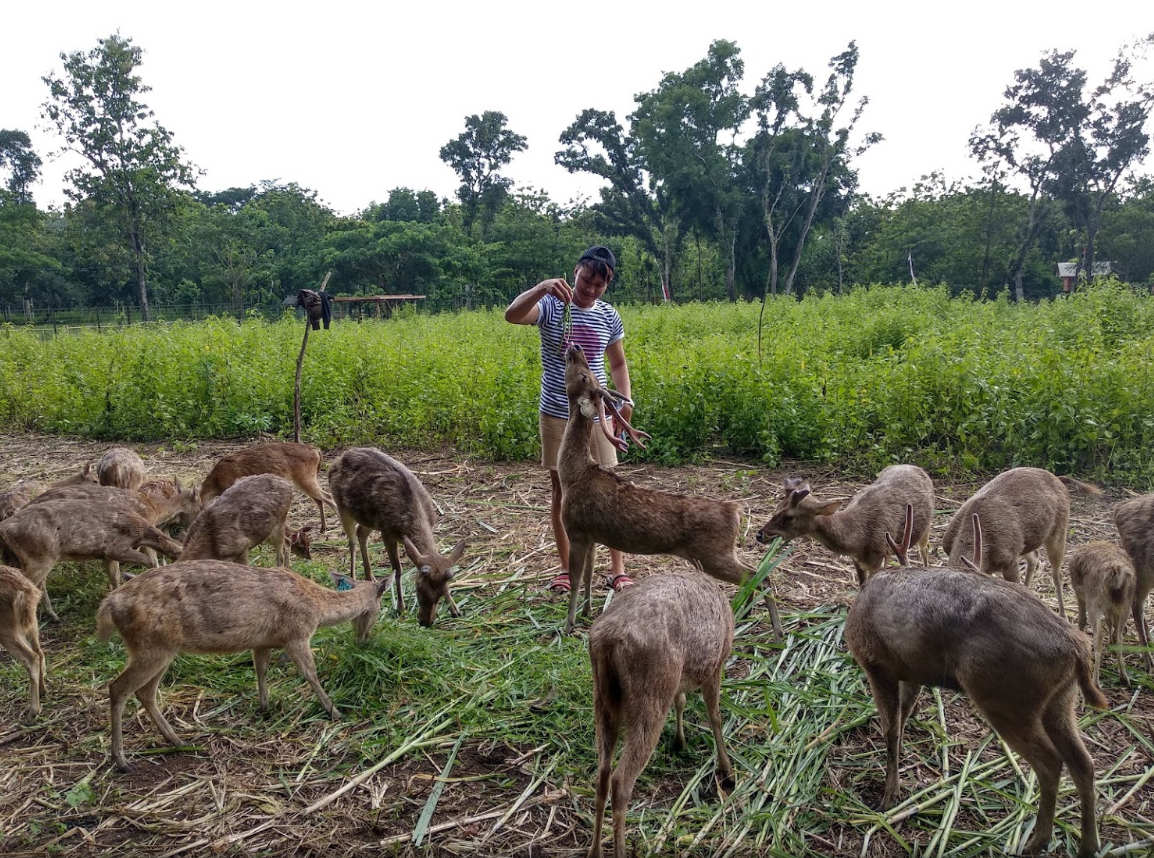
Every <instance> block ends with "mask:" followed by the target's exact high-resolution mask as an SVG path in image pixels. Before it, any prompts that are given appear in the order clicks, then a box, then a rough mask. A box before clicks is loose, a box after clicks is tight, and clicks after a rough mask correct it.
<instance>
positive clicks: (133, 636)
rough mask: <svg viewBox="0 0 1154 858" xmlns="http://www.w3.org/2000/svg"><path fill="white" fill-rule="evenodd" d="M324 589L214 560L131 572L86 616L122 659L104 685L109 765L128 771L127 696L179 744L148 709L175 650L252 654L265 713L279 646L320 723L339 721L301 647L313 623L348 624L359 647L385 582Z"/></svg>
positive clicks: (306, 645)
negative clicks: (119, 643) (116, 638)
mask: <svg viewBox="0 0 1154 858" xmlns="http://www.w3.org/2000/svg"><path fill="white" fill-rule="evenodd" d="M333 580H334V583H335V584H336V586H337V589H335V590H330V589H328V588H327V587H322V586H321V585H320V584H317V583H315V582H314V581H311V580H310V579H308V578H305V577H303V576H301V575H298V574H296V573H295V572H293V571H291V570H289V569H255V568H253V567H251V566H242V565H240V564H237V563H229V562H227V561H224V560H191V561H179V562H177V563H173V564H170V565H168V566H164V567H160V568H157V569H150V570H149V571H147V572H145V573H143V574H142V575H138V576H136V577H135V578H133V579H132V580H131V581H128V582H126V583H125V584H124V585H123V586H122V587H120V588H119V589H117V590H114V591H113V592H112V593H110V594H109V595H108V596H106V597H105V598H104V601H102V602H101V603H100V608H99V609H98V610H97V612H96V635H97V637H98V638H100V639H101V640H107V639H108V638H109V637H111V636H112V634H113V633H114V632H119V634H120V636H121V638H123V639H124V647H125V650H126V651H127V661H126V664H125V666H124V670H123V672H121V673H120V675H119V676H117V677H116V678H115V679H113V680H112V681H111V682H110V683H109V684H108V696H109V710H110V715H111V718H110V721H111V728H112V761H113V763H114V764H115V765H116V766H117V768H119V769H120V770H121V771H126V770H128V768H129V766H128V761H127V760H126V759H125V757H124V752H123V749H122V738H121V736H122V730H121V719H122V717H123V714H124V704H125V701H126V700H127V698H128V695H130V694H133V693H135V694H136V696H137V698H138V699H139V700H140V702H141V704H142V705H143V706H144V709H145V711H146V712H147V713H148V715H149V717H150V718H151V719H152V723H153V724H154V725H155V726H156V729H157V730H158V731H159V732H160V733H161V735H162V736H163V737H164V738H165V740H166V741H167V742H168V743H169V744H170V745H173V746H179V745H180V740H179V739H178V738H177V736H176V733H175V731H173V729H172V727H171V726H170V725H169V723H168V721H167V720H165V717H164V714H163V713H162V712H161V711H160V708H159V706H158V705H157V702H156V689H157V686H158V685H159V684H160V680H161V678H162V677H163V676H164V673H165V671H166V670H167V669H168V666H169V664H171V663H172V660H173V659H174V658H176V656H177V655H179V654H180V653H182V652H191V653H205V654H212V653H231V652H240V651H242V650H247V649H251V650H252V660H253V665H254V666H255V668H256V681H257V691H258V695H259V699H260V708H261V710H262V711H263V710H266V709H267V708H268V688H267V686H266V684H265V671H266V669H267V668H268V662H269V653H270V651H271V650H274V649H283V650H284V651H285V652H286V653H287V654H288V656H289V657H290V658H291V659H292V660H293V661H294V662H295V663H296V666H297V669H298V670H299V671H300V672H301V675H302V676H304V678H305V680H306V681H307V682H308V684H309V685H310V686H311V687H312V690H313V691H314V692H315V693H316V695H317V698H318V699H319V700H320V703H321V706H323V707H324V709H325V711H326V712H327V713H328V715H329V717H330V718H332V719H334V720H336V719H338V718H339V717H340V716H339V714H338V713H337V710H336V707H335V706H333V702H332V700H330V699H329V696H328V695H327V694H326V693H325V690H324V688H323V687H322V686H321V683H320V680H319V679H318V678H317V671H316V664H315V662H314V660H313V653H312V649H311V648H310V641H311V639H312V636H313V634H315V632H316V630H317V629H318V628H319V627H321V626H332V625H336V624H337V623H341V622H345V621H348V620H351V621H352V624H353V630H354V632H355V635H356V640H357V642H358V643H364V642H365V641H367V640H368V637H369V633H370V632H371V631H372V628H373V625H374V624H375V623H376V621H377V615H378V614H379V613H380V609H381V595H382V594H383V593H384V590H385V588H386V587H387V586H388V581H387V580H382V581H380V582H376V581H369V582H364V583H360V584H357V583H354V582H353V581H351V580H349V579H348V578H345V577H344V576H340V575H335V574H334V575H333Z"/></svg>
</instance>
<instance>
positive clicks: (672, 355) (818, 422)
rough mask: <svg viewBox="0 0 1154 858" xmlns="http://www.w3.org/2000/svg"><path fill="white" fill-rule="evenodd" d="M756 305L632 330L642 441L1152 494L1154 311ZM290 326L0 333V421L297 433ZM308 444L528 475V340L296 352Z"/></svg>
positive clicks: (169, 431)
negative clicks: (1073, 480)
mask: <svg viewBox="0 0 1154 858" xmlns="http://www.w3.org/2000/svg"><path fill="white" fill-rule="evenodd" d="M765 315H766V324H765V327H764V331H763V337H762V344H761V354H760V357H759V354H758V338H757V317H758V306H757V305H756V304H691V305H683V306H665V307H626V308H623V309H622V316H623V318H624V322H625V327H626V331H627V339H626V350H627V354H628V358H629V362H630V367H631V371H632V376H633V382H634V385H633V386H634V392H635V395H636V398H637V400H638V408H637V412H636V420H637V423H638V425H640V426H641V427H643V428H645V429H647V430H648V431H649V432H650V433H651V434H652V435H653V436H654V440H653V443H652V444H651V445H650V448H649V450H648V451H646V452H644V453H640V452H639V453H636V454H634V455H636V456H638V457H639V458H642V459H648V460H651V461H661V462H666V463H680V462H685V461H689V460H692V459H694V458H696V457H699V456H701V455H702V454H703V452H705V451H707V450H712V449H717V448H721V449H724V450H727V451H729V452H731V453H735V454H739V455H745V456H752V457H757V458H760V459H763V460H765V461H767V462H771V463H772V462H775V461H777V460H778V459H779V458H781V457H783V456H784V457H791V458H801V459H816V460H827V461H833V460H837V461H839V462H841V463H842V464H843V466H848V467H851V468H855V469H857V470H859V471H861V472H863V473H865V472H869V471H871V470H873V469H875V468H877V467H878V466H880V465H883V464H887V463H890V462H893V461H897V460H903V461H911V460H913V461H918V462H919V463H921V464H923V465H924V466H926V467H927V468H928V469H930V470H931V471H935V472H938V473H946V472H953V473H955V474H956V473H960V472H976V471H985V472H990V471H997V470H1000V469H1002V468H1005V467H1007V466H1011V465H1021V464H1032V465H1037V466H1042V467H1048V468H1051V469H1055V470H1058V471H1060V472H1068V471H1074V472H1078V473H1083V474H1090V475H1092V476H1095V477H1097V478H1099V479H1111V480H1115V481H1127V482H1130V483H1134V484H1141V485H1143V486H1144V485H1147V484H1150V483H1151V481H1154V459H1152V458H1151V457H1150V456H1149V455H1148V454H1147V451H1148V450H1149V449H1150V446H1151V443H1152V442H1154V418H1152V417H1151V413H1150V407H1149V403H1150V402H1152V401H1154V369H1152V366H1154V301H1151V300H1150V299H1149V298H1148V297H1147V296H1145V295H1142V294H1139V293H1137V292H1135V291H1134V290H1131V289H1130V288H1128V287H1126V286H1124V285H1122V284H1119V283H1105V284H1101V285H1098V286H1096V287H1094V288H1090V289H1087V290H1084V291H1080V292H1078V293H1075V294H1074V295H1071V296H1070V297H1068V298H1065V299H1062V300H1056V301H1052V302H1046V303H1041V304H1029V305H1016V304H1011V303H1009V302H1008V301H1006V300H1005V299H1004V298H1000V299H998V300H994V301H977V300H973V299H971V298H967V297H962V298H951V297H950V296H949V294H948V293H947V291H946V290H945V289H915V288H900V287H872V288H868V289H867V288H860V289H855V290H853V291H852V292H851V293H850V294H848V295H845V296H828V295H827V296H821V297H818V296H811V297H807V298H805V299H803V300H801V301H795V300H793V299H791V298H779V299H776V300H771V301H770V303H769V306H768V307H767V309H766V314H765ZM300 336H301V325H300V323H298V322H296V321H294V320H291V319H285V320H282V321H279V322H274V323H268V322H264V321H261V320H257V319H250V320H247V321H245V322H244V323H242V324H237V323H236V322H235V321H232V320H228V319H220V320H211V321H207V322H202V323H191V324H181V323H176V324H172V325H162V326H155V327H148V328H143V327H140V328H130V329H125V330H121V331H116V332H111V333H106V334H103V335H101V334H97V333H83V334H76V335H72V336H65V337H59V338H55V339H50V340H43V339H41V338H40V337H38V336H36V335H35V334H33V333H31V332H27V331H21V330H18V329H13V328H11V327H6V328H5V329H4V332H3V342H4V348H3V349H2V350H0V419H3V420H4V422H5V423H6V425H8V426H11V427H20V428H24V429H28V430H42V431H48V432H57V433H72V434H80V435H87V436H95V437H103V438H117V439H141V440H145V439H160V438H163V439H191V438H208V437H235V436H251V435H253V434H255V433H260V432H270V433H273V434H279V435H287V434H288V433H289V432H290V430H291V425H292V379H293V370H294V362H295V358H296V354H297V350H298V348H299V342H300ZM309 349H310V351H309V357H308V361H307V369H306V372H305V376H304V387H303V400H304V407H303V410H304V416H305V421H306V424H307V428H306V434H307V436H308V437H309V438H310V439H312V440H314V441H316V442H318V443H321V444H324V445H326V446H338V445H345V444H353V443H364V442H372V443H381V444H384V445H385V446H405V447H424V448H429V447H435V446H437V445H439V444H442V443H451V444H454V445H456V446H457V447H459V448H460V449H462V450H463V451H465V452H468V453H471V454H477V455H481V456H484V457H487V458H490V459H523V458H532V457H534V456H535V455H536V445H537V429H536V426H537V420H536V414H537V403H536V395H537V384H538V377H539V358H538V340H537V337H536V334H535V331H534V330H532V329H530V328H514V327H512V326H510V325H508V324H506V323H505V322H504V321H503V320H502V318H501V316H500V314H499V313H497V312H495V311H483V312H482V311H479V312H461V313H451V314H443V315H439V316H421V315H413V314H401V315H399V316H398V317H397V318H394V319H392V320H390V321H387V322H383V323H382V322H370V323H363V324H358V323H353V322H343V323H338V324H337V325H335V326H334V327H333V328H332V329H331V330H329V331H326V332H323V333H319V334H317V335H316V336H315V337H313V338H312V339H311V340H310V346H309Z"/></svg>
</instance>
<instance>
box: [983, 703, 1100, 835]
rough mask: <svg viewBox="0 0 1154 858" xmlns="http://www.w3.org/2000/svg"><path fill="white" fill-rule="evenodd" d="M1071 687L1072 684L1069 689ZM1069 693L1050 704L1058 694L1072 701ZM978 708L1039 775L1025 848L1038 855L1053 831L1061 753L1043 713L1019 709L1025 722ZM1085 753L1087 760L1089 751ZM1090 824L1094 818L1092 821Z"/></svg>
mask: <svg viewBox="0 0 1154 858" xmlns="http://www.w3.org/2000/svg"><path fill="white" fill-rule="evenodd" d="M1072 690H1073V689H1072V687H1071V688H1070V691H1072ZM1068 694H1069V692H1059V693H1058V694H1057V695H1055V700H1052V701H1051V702H1050V704H1049V706H1051V707H1052V706H1054V705H1055V704H1057V703H1058V702H1059V701H1058V698H1061V701H1062V703H1063V705H1067V706H1069V705H1072V704H1071V702H1070V700H1069V696H1068ZM975 702H977V701H975ZM978 708H979V709H980V710H981V711H982V713H983V714H985V715H986V717H987V719H988V720H989V722H990V725H991V726H992V727H993V728H994V730H995V731H997V733H998V735H999V736H1001V737H1002V738H1003V739H1005V740H1006V744H1007V745H1009V746H1010V747H1011V748H1013V749H1014V750H1015V751H1017V752H1018V753H1019V754H1021V755H1022V756H1023V757H1025V758H1026V761H1027V762H1028V763H1029V764H1030V765H1031V766H1032V767H1033V769H1034V773H1035V774H1036V775H1037V776H1038V791H1039V792H1040V793H1041V800H1040V801H1039V802H1038V817H1037V819H1036V820H1035V822H1034V833H1033V835H1031V837H1030V839H1029V840H1028V841H1027V843H1026V846H1025V848H1024V853H1025V854H1027V855H1037V854H1039V853H1040V852H1041V851H1042V850H1043V849H1045V847H1046V844H1047V843H1049V842H1050V836H1051V835H1052V834H1053V832H1054V809H1055V807H1056V805H1057V801H1058V779H1059V777H1061V774H1062V757H1061V756H1060V755H1059V753H1058V749H1057V748H1055V747H1054V743H1053V742H1052V741H1051V738H1050V735H1049V733H1048V731H1049V729H1052V727H1050V726H1046V725H1044V724H1043V722H1042V718H1043V717H1044V715H1043V713H1038V714H1037V715H1035V714H1033V712H1032V711H1030V710H1028V709H1024V708H1023V709H1021V710H1020V711H1021V712H1022V713H1023V714H1024V713H1026V712H1030V714H1029V716H1028V718H1029V721H1028V723H1025V724H1022V723H1020V722H1019V721H1018V720H1017V719H1016V718H1013V717H1008V716H1006V715H1002V714H998V713H994V712H991V711H989V710H987V708H986V707H983V706H980V705H979V707H978ZM1051 717H1052V716H1051ZM1082 753H1083V754H1085V753H1086V750H1085V748H1083V749H1082ZM1086 756H1087V762H1088V761H1089V760H1088V758H1089V755H1086ZM1089 767H1090V770H1091V775H1090V780H1091V787H1090V788H1091V794H1092V793H1093V764H1092V763H1090V765H1089ZM1092 824H1093V822H1091V825H1092ZM1095 839H1096V838H1095Z"/></svg>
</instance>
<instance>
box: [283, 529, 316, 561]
mask: <svg viewBox="0 0 1154 858" xmlns="http://www.w3.org/2000/svg"><path fill="white" fill-rule="evenodd" d="M312 529H313V526H312V525H311V524H306V525H305V526H304V527H302V528H300V529H298V530H293V531H290V532H288V533H286V534H285V537H284V538H285V544H286V545H287V546H288V549H289V551H291V552H292V553H293V554H295V555H297V556H298V557H303V558H304V559H305V560H312V559H313V550H312V545H313V538H312V536H311V535H309V531H310V530H312Z"/></svg>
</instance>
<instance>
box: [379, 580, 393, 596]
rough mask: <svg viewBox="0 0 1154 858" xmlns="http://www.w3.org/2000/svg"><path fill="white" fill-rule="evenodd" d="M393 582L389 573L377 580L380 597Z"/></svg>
mask: <svg viewBox="0 0 1154 858" xmlns="http://www.w3.org/2000/svg"><path fill="white" fill-rule="evenodd" d="M391 583H392V582H391V581H390V580H389V576H388V575H385V576H383V577H382V578H381V579H380V580H379V581H377V598H378V599H380V598H381V597H382V596H384V595H385V591H386V590H388V589H389V585H390V584H391Z"/></svg>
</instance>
